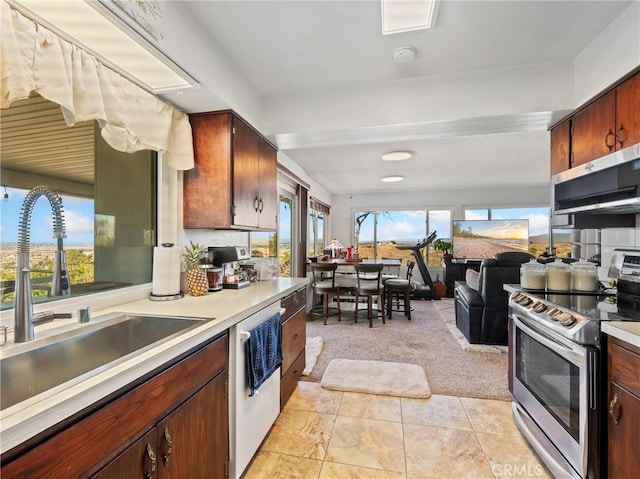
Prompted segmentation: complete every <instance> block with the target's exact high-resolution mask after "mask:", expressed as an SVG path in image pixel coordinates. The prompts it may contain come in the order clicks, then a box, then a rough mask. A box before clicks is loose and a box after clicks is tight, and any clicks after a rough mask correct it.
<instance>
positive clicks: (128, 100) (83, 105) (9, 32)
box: [0, 1, 194, 170]
mask: <svg viewBox="0 0 640 479" xmlns="http://www.w3.org/2000/svg"><path fill="white" fill-rule="evenodd" d="M0 4H1V6H2V11H1V16H2V43H1V46H0V54H1V57H0V68H1V75H2V76H1V79H0V89H1V90H0V93H1V95H2V98H1V100H0V101H1V104H0V106H1V107H2V108H8V107H9V106H10V105H11V103H12V102H13V101H15V100H19V99H23V98H28V97H29V94H30V93H31V92H32V91H35V92H37V93H38V94H40V95H41V96H42V97H44V98H46V99H47V100H50V101H52V102H55V103H57V104H59V105H60V107H61V108H62V113H63V115H64V118H65V121H66V122H67V124H68V125H69V126H72V125H73V124H74V123H75V122H77V121H87V120H97V121H98V124H99V125H100V128H101V132H102V137H103V138H104V139H105V141H106V142H107V143H109V145H111V146H112V147H113V148H114V149H116V150H119V151H124V152H127V153H132V152H135V151H140V150H154V151H160V152H163V153H164V154H165V157H166V159H167V163H168V165H169V166H171V167H172V168H175V169H177V170H188V169H190V168H193V166H194V161H193V142H192V137H191V125H190V124H189V118H188V116H187V115H185V114H184V113H183V112H181V111H179V110H177V109H176V108H174V107H172V106H171V105H169V104H167V103H165V102H163V101H161V100H159V99H158V98H156V97H155V96H154V95H152V94H150V93H148V92H146V91H145V90H143V89H142V88H140V87H139V86H137V85H135V84H134V83H132V82H131V81H129V80H127V79H126V78H124V77H122V76H120V75H119V74H117V73H116V72H114V71H113V70H110V69H109V68H107V67H105V66H104V65H102V64H101V63H100V62H99V61H98V60H97V59H96V58H95V57H93V56H92V55H90V54H88V53H87V52H85V51H84V50H82V49H80V48H78V47H77V46H76V45H74V44H72V43H69V42H67V41H66V40H63V39H62V38H60V37H59V36H57V35H56V34H54V33H53V32H51V31H50V30H47V29H46V28H44V27H42V26H41V25H38V24H36V23H35V22H33V21H32V20H30V19H28V18H27V17H25V16H24V15H22V14H21V13H20V12H18V11H16V10H15V9H13V8H11V7H10V6H9V5H8V4H7V3H5V2H4V1H1V2H0Z"/></svg>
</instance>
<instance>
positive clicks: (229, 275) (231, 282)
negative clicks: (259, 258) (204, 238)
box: [207, 246, 251, 289]
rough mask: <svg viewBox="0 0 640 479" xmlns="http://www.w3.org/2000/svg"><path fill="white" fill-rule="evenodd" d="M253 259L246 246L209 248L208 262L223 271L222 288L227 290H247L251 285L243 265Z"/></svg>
mask: <svg viewBox="0 0 640 479" xmlns="http://www.w3.org/2000/svg"><path fill="white" fill-rule="evenodd" d="M250 258H251V253H250V252H249V249H248V248H246V247H244V246H209V247H208V248H207V262H209V263H211V264H212V265H214V266H218V267H220V268H221V269H222V287H223V288H225V289H241V288H246V287H247V286H249V285H250V284H251V283H250V282H249V279H248V277H247V272H246V270H244V269H243V268H242V264H243V263H246V262H247V261H248V260H249V259H250Z"/></svg>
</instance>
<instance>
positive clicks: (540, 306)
mask: <svg viewBox="0 0 640 479" xmlns="http://www.w3.org/2000/svg"><path fill="white" fill-rule="evenodd" d="M617 253H618V254H614V256H613V259H612V266H613V265H614V263H615V264H618V267H617V271H618V272H620V271H627V270H628V269H630V268H632V266H631V264H632V263H634V262H635V261H636V260H639V264H640V252H638V251H632V250H625V251H623V250H619V251H618V252H617ZM635 267H636V268H637V267H638V265H636V266H635ZM611 272H612V268H610V273H611ZM613 277H615V276H613ZM510 289H511V291H512V292H511V295H510V297H509V328H510V332H509V389H510V390H511V392H512V394H513V398H514V399H513V418H514V422H515V423H516V425H517V426H518V428H519V429H520V431H521V432H522V433H523V435H524V436H525V437H526V438H527V440H528V441H529V442H530V443H531V445H532V446H533V448H534V449H535V450H536V451H537V452H538V454H539V455H540V457H541V458H542V460H543V461H544V462H545V464H546V465H547V467H548V468H549V470H550V471H551V472H552V474H553V475H554V477H556V478H580V479H586V478H588V479H598V478H600V477H601V470H602V469H603V468H604V467H605V466H606V463H605V462H604V459H602V454H603V453H604V447H603V444H602V441H601V435H602V434H603V430H602V428H603V427H604V425H602V426H601V421H603V418H602V416H603V415H604V414H605V413H606V410H605V405H606V387H605V385H606V366H605V360H606V358H605V355H604V354H602V351H601V345H602V337H601V332H600V326H601V323H602V322H603V321H640V315H639V314H637V313H635V312H634V311H631V310H629V309H628V308H625V307H620V304H619V299H618V297H617V291H616V290H615V289H604V288H600V290H599V291H596V292H579V293H578V292H571V291H569V292H565V293H555V292H545V291H531V290H524V289H521V288H510ZM601 461H602V462H601Z"/></svg>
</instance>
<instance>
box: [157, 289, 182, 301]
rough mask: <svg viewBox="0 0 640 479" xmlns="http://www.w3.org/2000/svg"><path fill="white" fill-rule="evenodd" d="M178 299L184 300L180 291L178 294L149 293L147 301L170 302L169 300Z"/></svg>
mask: <svg viewBox="0 0 640 479" xmlns="http://www.w3.org/2000/svg"><path fill="white" fill-rule="evenodd" d="M180 298H184V293H183V292H182V291H180V292H179V293H176V294H153V293H149V300H150V301H171V300H174V299H180Z"/></svg>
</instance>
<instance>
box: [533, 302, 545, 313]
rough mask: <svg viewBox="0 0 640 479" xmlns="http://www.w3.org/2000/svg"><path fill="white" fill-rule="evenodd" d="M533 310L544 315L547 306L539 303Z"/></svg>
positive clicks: (535, 304)
mask: <svg viewBox="0 0 640 479" xmlns="http://www.w3.org/2000/svg"><path fill="white" fill-rule="evenodd" d="M531 309H533V310H534V311H535V312H536V313H543V312H545V311H546V309H547V305H546V304H544V303H541V302H540V301H538V302H537V303H534V304H533V306H532V307H531Z"/></svg>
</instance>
